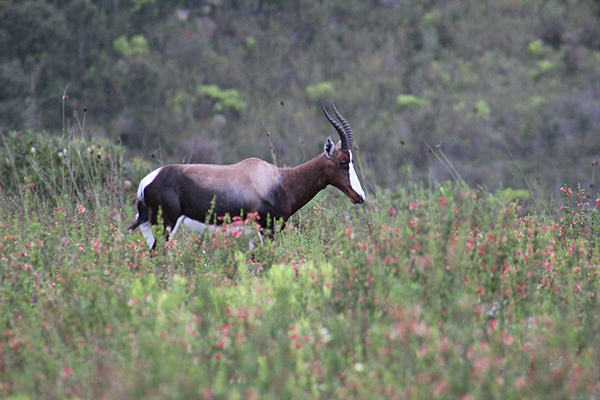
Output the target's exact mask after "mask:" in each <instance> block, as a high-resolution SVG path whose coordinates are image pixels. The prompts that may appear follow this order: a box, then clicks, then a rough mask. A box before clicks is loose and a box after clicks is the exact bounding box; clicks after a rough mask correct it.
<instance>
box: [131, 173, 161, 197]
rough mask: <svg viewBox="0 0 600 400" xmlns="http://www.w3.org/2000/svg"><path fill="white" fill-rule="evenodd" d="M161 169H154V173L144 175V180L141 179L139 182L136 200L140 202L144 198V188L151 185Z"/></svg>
mask: <svg viewBox="0 0 600 400" xmlns="http://www.w3.org/2000/svg"><path fill="white" fill-rule="evenodd" d="M161 169H162V167H160V168H157V169H155V170H154V171H152V172H150V173H149V174H148V175H146V176H145V177H144V179H142V181H141V182H140V187H139V188H138V192H137V195H138V200H142V199H143V198H144V189H146V186H148V185H149V184H151V183H152V182H153V181H154V179H155V178H156V176H157V175H158V173H159V172H160V170H161Z"/></svg>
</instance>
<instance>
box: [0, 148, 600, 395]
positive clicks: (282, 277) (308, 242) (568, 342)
mask: <svg viewBox="0 0 600 400" xmlns="http://www.w3.org/2000/svg"><path fill="white" fill-rule="evenodd" d="M21 138H22V137H21ZM15 140H16V139H15ZM8 142H9V141H8V140H5V144H6V143H8ZM12 143H15V142H12ZM81 143H82V145H81V146H82V147H81V148H85V149H87V146H88V145H86V144H85V142H81ZM37 146H40V145H37ZM48 146H50V145H48ZM72 146H77V144H73V145H72ZM13 148H14V149H17V147H16V145H15V144H13ZM41 148H42V147H37V148H36V155H34V156H32V155H26V156H23V158H21V159H18V158H17V155H18V154H19V153H18V151H21V150H12V154H13V155H14V160H10V161H11V163H12V165H15V164H19V163H21V164H19V165H21V166H20V167H18V168H15V169H13V170H12V172H10V174H12V175H8V177H9V178H10V179H13V183H14V186H10V184H8V183H6V182H9V179H8V178H5V177H4V176H3V182H5V187H4V188H3V191H4V197H3V198H2V201H1V202H0V213H1V215H2V216H3V217H2V220H1V221H0V284H1V288H0V315H1V316H2V318H0V397H2V398H6V399H17V398H18V399H34V398H47V399H53V398H55V399H65V398H69V399H73V398H106V399H109V398H110V399H113V398H115V399H130V398H150V399H152V398H157V399H158V398H161V399H162V398H170V399H178V398H182V399H183V398H201V399H230V398H231V399H233V398H235V399H269V398H272V399H281V398H290V399H296V398H297V399H306V398H319V399H321V398H322V399H331V398H389V399H404V398H418V399H419V398H422V399H431V398H446V399H456V398H464V399H478V398H498V399H507V398H515V399H517V398H518V399H521V398H575V399H579V398H582V399H583V398H585V399H589V398H592V397H594V396H596V395H597V394H598V376H599V375H598V374H599V372H600V371H599V370H598V368H599V364H598V359H599V357H600V351H599V348H598V344H597V343H599V339H600V338H599V337H598V336H599V334H598V332H600V321H599V318H598V317H597V316H598V315H600V313H599V311H600V310H599V305H598V301H597V293H598V292H599V289H600V287H599V286H600V282H599V281H598V266H599V265H600V256H599V254H598V239H597V238H598V234H599V233H600V232H599V230H600V228H599V225H598V221H599V219H598V207H597V204H598V203H597V202H596V201H593V199H588V197H587V194H586V193H585V192H582V191H581V190H580V189H578V190H571V189H568V188H565V189H564V192H563V194H564V199H563V210H562V211H561V217H560V218H557V219H556V220H552V219H550V218H548V217H542V216H521V215H520V213H519V210H517V209H516V208H517V206H516V204H515V203H509V202H507V201H506V200H504V198H503V196H501V195H494V194H490V193H486V192H484V191H480V190H479V191H475V190H471V189H469V188H468V187H465V186H458V185H453V184H452V183H448V184H445V185H444V186H443V189H442V190H440V189H439V188H434V185H431V187H427V186H424V185H419V184H414V183H408V184H407V185H406V186H405V187H404V188H400V189H397V190H390V191H385V190H381V191H379V194H378V196H377V198H372V199H371V200H369V201H368V202H367V204H366V205H363V206H353V205H351V204H350V202H349V201H348V200H347V199H346V198H345V197H344V196H343V195H341V194H340V193H339V192H337V191H335V190H333V189H332V190H326V191H325V192H324V193H322V194H320V195H319V196H317V197H316V198H315V199H314V200H313V201H312V202H311V203H309V204H308V205H307V206H306V207H305V208H304V209H302V210H301V211H300V212H299V213H298V214H297V215H296V216H295V217H294V218H293V219H292V221H290V222H291V223H290V224H288V226H287V228H286V230H284V231H283V232H282V233H279V234H277V235H276V237H275V241H273V242H271V241H266V242H265V244H264V245H262V246H258V247H256V248H255V249H254V250H249V249H248V244H247V241H248V239H247V238H244V237H239V238H238V237H236V235H235V234H230V235H224V234H223V235H201V236H198V235H195V234H193V233H191V232H188V231H185V230H182V231H180V233H178V236H177V237H176V240H174V241H171V242H168V243H164V242H163V243H162V244H161V246H159V249H160V250H159V251H158V252H156V253H155V254H154V255H153V256H152V257H150V254H149V251H148V249H147V245H146V243H145V241H144V239H143V237H142V236H141V235H140V234H139V233H138V232H134V233H128V232H126V227H127V226H128V225H129V223H130V222H131V220H132V219H133V215H134V214H135V211H134V209H133V202H130V201H129V199H130V198H131V199H133V196H131V197H128V193H129V192H131V193H129V194H131V195H132V194H133V192H134V191H135V183H136V182H135V181H134V185H133V187H132V188H129V189H127V190H125V189H123V188H122V187H121V189H119V190H116V189H115V191H114V192H111V191H110V190H108V192H109V193H117V195H118V196H120V198H121V199H122V202H119V203H117V202H114V201H112V200H111V199H110V197H109V196H99V197H98V198H97V199H94V200H93V201H92V200H91V198H90V197H89V196H88V194H90V193H91V194H93V193H95V192H94V191H96V190H104V192H106V190H107V189H106V188H109V189H110V188H111V187H112V186H111V182H117V179H120V180H119V181H118V182H119V183H118V185H122V184H123V181H124V180H125V179H127V176H126V173H125V172H123V170H122V169H121V170H113V169H110V168H112V165H116V164H110V163H108V162H107V164H105V168H107V171H109V172H107V175H106V176H105V178H102V177H103V176H104V175H102V173H101V172H100V171H99V170H98V169H94V168H101V167H94V168H92V169H90V170H88V171H87V172H85V171H80V170H79V169H80V168H88V167H87V166H88V165H92V166H93V165H100V164H94V163H93V162H92V161H91V160H90V161H86V160H87V158H86V157H87V156H85V155H84V153H81V155H78V153H77V151H76V150H75V151H73V150H71V153H74V154H77V156H74V158H73V159H72V160H71V161H69V162H72V163H73V164H71V165H70V166H69V165H65V166H64V167H63V168H64V169H63V170H64V175H61V174H59V173H58V172H56V171H61V170H60V169H59V168H60V167H59V166H58V165H56V168H55V170H54V172H51V171H48V170H46V169H44V170H37V172H36V167H35V166H36V165H40V164H36V160H35V158H34V157H41V156H42V155H43V154H44V151H46V150H40V149H41ZM5 149H6V148H5ZM111 151H112V150H111ZM52 154H54V153H52ZM111 154H114V153H111ZM112 159H113V161H114V160H115V157H112ZM123 163H125V162H124V161H123V162H122V164H123ZM122 164H121V165H122ZM44 165H54V164H52V163H50V164H48V163H46V164H44ZM102 168H104V167H102ZM3 171H4V172H3V173H8V172H6V171H5V170H3ZM24 171H27V172H24ZM111 174H113V175H111ZM77 177H79V180H77V179H78V178H77ZM25 178H27V179H30V180H31V182H33V183H34V185H28V184H27V183H28V182H30V181H29V180H26V179H25ZM74 178H75V179H74ZM4 179H8V180H6V181H5V180H4ZM52 179H56V181H52ZM103 179H104V180H103ZM48 180H50V181H52V182H47V181H48ZM132 180H134V179H132ZM63 182H64V183H63ZM75 182H78V183H77V185H79V188H78V189H75V188H74V187H71V186H70V185H73V184H74V183H75ZM114 185H115V186H118V185H117V184H116V183H115V184H114ZM40 188H42V189H40ZM86 202H87V203H86ZM90 202H91V203H93V204H94V206H93V207H90V206H89V204H90ZM231 229H233V230H235V227H232V228H231Z"/></svg>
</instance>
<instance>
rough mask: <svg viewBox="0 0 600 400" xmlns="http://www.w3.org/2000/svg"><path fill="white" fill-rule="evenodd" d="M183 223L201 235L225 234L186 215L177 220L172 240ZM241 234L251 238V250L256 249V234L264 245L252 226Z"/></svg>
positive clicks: (243, 229) (220, 229)
mask: <svg viewBox="0 0 600 400" xmlns="http://www.w3.org/2000/svg"><path fill="white" fill-rule="evenodd" d="M182 222H183V225H185V227H186V228H188V229H191V230H192V231H194V232H196V233H199V234H203V233H205V232H208V233H209V234H211V235H212V234H214V233H215V232H217V231H221V232H223V230H222V227H221V226H215V225H209V224H205V223H203V222H200V221H197V220H195V219H191V218H190V217H186V216H185V215H182V216H181V217H179V219H177V223H176V224H175V228H174V229H173V231H172V232H171V235H170V237H171V238H172V237H173V236H174V235H175V233H176V232H177V229H179V225H180V224H181V223H182ZM229 229H230V230H231V231H235V230H236V229H239V228H237V227H234V226H231V227H230V228H229ZM241 234H242V235H244V236H250V243H249V246H250V249H253V248H254V236H253V235H254V234H258V237H259V239H260V243H261V244H262V243H263V240H262V236H261V235H260V234H259V233H258V232H257V230H256V229H255V228H253V227H251V226H243V227H242V230H241Z"/></svg>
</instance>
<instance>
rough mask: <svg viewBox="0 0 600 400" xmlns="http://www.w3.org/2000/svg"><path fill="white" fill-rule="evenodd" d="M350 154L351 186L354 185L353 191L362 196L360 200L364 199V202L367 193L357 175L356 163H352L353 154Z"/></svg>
mask: <svg viewBox="0 0 600 400" xmlns="http://www.w3.org/2000/svg"><path fill="white" fill-rule="evenodd" d="M349 153H350V185H352V189H354V191H355V192H356V193H358V194H359V195H360V198H361V199H363V201H364V200H365V191H364V190H363V188H362V186H361V185H360V181H359V180H358V176H357V175H356V171H355V170H354V162H353V161H352V152H351V151H349Z"/></svg>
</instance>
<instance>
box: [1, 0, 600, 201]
mask: <svg viewBox="0 0 600 400" xmlns="http://www.w3.org/2000/svg"><path fill="white" fill-rule="evenodd" d="M599 50H600V6H599V5H598V2H597V1H593V0H570V1H557V0H493V1H492V0H488V1H475V0H468V1H462V0H449V1H420V0H418V1H417V0H406V1H400V0H370V1H362V0H360V1H359V0H323V1H308V0H298V1H294V2H285V1H277V0H223V1H213V0H207V1H189V0H188V1H183V0H182V1H168V2H164V1H139V0H137V1H133V0H124V1H118V2H114V1H106V0H57V1H48V0H24V1H21V0H19V1H16V0H5V1H2V2H0V88H1V89H0V126H1V127H2V129H3V131H4V132H8V131H10V130H13V129H19V130H20V129H24V128H31V129H33V130H35V131H40V130H42V129H45V130H48V131H50V132H54V131H60V126H61V123H62V121H61V118H62V117H61V114H62V113H61V98H62V95H63V93H64V91H65V88H66V89H67V90H66V92H67V95H68V100H66V102H65V107H66V111H67V115H68V116H69V117H70V115H71V113H72V112H73V111H77V112H79V113H81V109H82V108H83V107H88V108H89V112H88V128H87V129H88V132H90V133H92V134H94V135H99V136H103V137H107V138H109V139H111V140H116V139H117V138H121V140H122V141H123V143H124V144H125V145H126V146H128V147H130V148H131V149H134V150H135V152H137V154H138V155H140V156H141V157H142V158H143V159H147V160H148V159H150V156H151V155H154V156H158V157H159V158H160V159H161V161H163V162H167V161H181V160H185V161H192V162H214V163H229V162H235V161H238V160H240V159H242V158H245V157H249V156H258V157H262V158H266V159H270V149H269V140H268V139H267V137H266V136H265V132H266V131H269V132H270V133H271V141H272V142H273V145H274V146H275V149H277V151H278V160H279V162H280V163H281V164H284V165H290V166H293V165H296V164H298V163H300V162H302V161H304V160H306V159H308V158H311V157H312V156H314V155H315V154H317V153H318V152H319V151H320V149H321V146H322V142H323V140H324V139H325V137H326V136H327V135H331V134H334V132H333V131H332V129H331V127H330V126H328V124H327V122H326V121H325V119H324V118H323V117H322V115H321V114H320V109H319V102H320V101H329V100H332V99H333V100H335V101H336V102H337V104H338V106H339V107H338V108H339V109H340V110H341V111H342V113H343V114H344V115H345V116H346V117H347V118H348V120H349V121H350V123H351V124H352V126H353V128H354V131H355V138H356V144H357V145H358V146H360V152H359V153H360V161H361V167H362V175H363V177H364V179H365V180H366V185H367V186H369V187H371V188H372V187H373V186H374V185H383V186H390V187H393V186H395V185H396V184H398V183H401V182H404V181H405V180H406V179H407V177H408V176H409V175H410V177H411V178H416V179H429V178H433V179H434V180H445V179H448V178H449V174H448V171H447V169H446V168H445V167H444V166H443V165H442V164H440V163H439V162H438V161H437V160H436V159H435V158H434V157H431V156H430V155H429V154H428V147H427V146H426V145H425V143H424V142H427V144H429V145H430V146H432V147H433V146H436V145H438V144H441V149H442V150H443V152H444V154H445V155H446V156H447V157H448V159H449V160H450V161H451V162H452V164H453V165H454V166H455V167H456V169H457V171H459V172H460V174H461V177H462V178H463V179H464V180H465V181H467V182H468V183H470V184H478V185H482V186H485V187H488V188H492V189H494V188H498V187H501V186H503V187H515V188H525V187H526V184H525V181H524V179H523V176H522V175H521V173H520V172H519V169H518V168H517V166H516V163H515V160H513V158H512V157H511V156H510V154H509V152H508V150H507V147H508V148H509V149H510V151H511V152H512V153H513V155H514V157H515V159H516V161H517V162H518V163H519V165H520V166H521V168H522V169H523V171H524V173H525V176H526V177H527V178H528V179H529V181H530V183H531V185H532V186H533V189H534V190H536V192H537V195H538V196H539V198H541V199H549V198H550V197H551V195H556V194H557V193H558V189H559V188H560V187H561V186H562V184H563V183H567V184H570V185H575V184H576V183H579V182H580V183H582V185H584V186H586V187H587V186H588V185H589V184H593V183H594V177H593V169H592V162H593V160H594V159H595V158H596V157H598V154H599V152H600V135H599V134H598V133H599V132H600V83H599V82H600V79H598V76H599V74H600V51H599Z"/></svg>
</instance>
